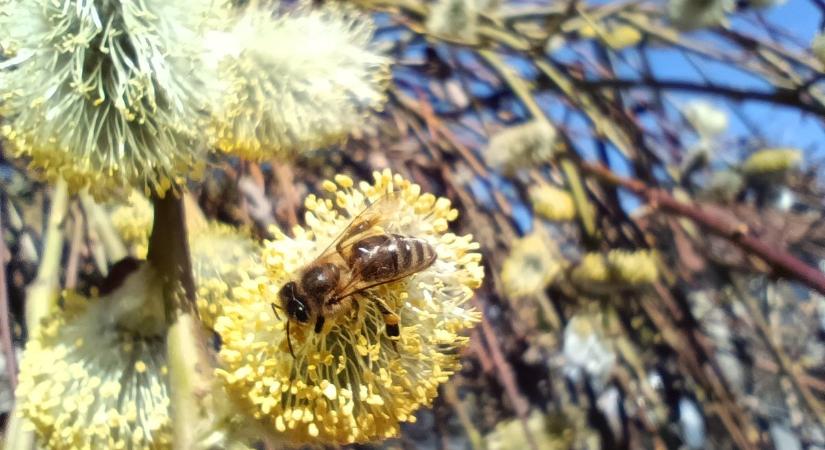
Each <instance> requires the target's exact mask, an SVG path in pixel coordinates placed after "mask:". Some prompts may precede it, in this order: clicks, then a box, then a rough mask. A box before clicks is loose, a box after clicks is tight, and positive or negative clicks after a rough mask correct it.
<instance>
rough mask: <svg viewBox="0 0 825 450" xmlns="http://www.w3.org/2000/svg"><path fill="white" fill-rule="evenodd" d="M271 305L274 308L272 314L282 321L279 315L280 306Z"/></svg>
mask: <svg viewBox="0 0 825 450" xmlns="http://www.w3.org/2000/svg"><path fill="white" fill-rule="evenodd" d="M270 305H271V306H272V312H273V313H275V318H276V319H278V320H281V315H280V314H278V306H277V305H275V304H274V303H270Z"/></svg>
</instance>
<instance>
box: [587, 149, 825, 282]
mask: <svg viewBox="0 0 825 450" xmlns="http://www.w3.org/2000/svg"><path fill="white" fill-rule="evenodd" d="M579 167H580V168H581V170H582V172H585V173H587V174H589V175H592V176H594V177H596V178H598V179H599V180H601V181H603V182H606V183H609V184H612V185H615V186H621V187H623V188H625V189H627V190H628V191H629V192H631V193H633V194H635V195H636V196H638V197H641V198H644V199H646V200H647V201H648V202H649V203H650V204H651V205H653V206H655V207H658V208H661V209H662V210H664V211H667V212H670V213H673V214H676V215H679V216H682V217H686V218H688V219H690V220H692V221H693V222H695V223H697V224H699V225H701V226H702V227H704V228H705V229H707V230H708V231H710V232H711V233H713V234H715V235H718V236H721V237H723V238H725V239H727V240H728V241H730V242H731V243H733V244H734V245H736V246H738V247H740V248H741V249H743V250H745V251H746V252H748V253H750V254H752V255H756V256H758V257H759V258H761V259H762V260H763V261H765V263H767V264H768V265H769V266H770V267H772V268H773V270H774V272H775V273H776V274H777V275H780V276H784V277H787V278H790V279H793V280H796V281H799V282H800V283H803V284H805V285H806V286H808V287H809V288H811V289H813V290H815V291H817V292H819V293H820V294H823V295H825V273H822V272H821V271H819V270H817V269H816V268H814V267H811V266H809V265H807V264H805V263H804V262H802V261H801V260H800V259H799V258H797V257H795V256H793V255H792V254H791V253H789V252H787V251H785V250H783V249H781V248H776V247H772V246H771V245H769V244H768V243H766V242H764V241H762V240H760V239H759V238H757V237H755V236H753V235H751V234H749V230H748V227H747V225H746V224H744V223H733V222H731V221H730V220H725V219H722V218H720V217H718V216H716V215H715V214H713V213H711V212H709V211H707V210H705V209H702V208H701V207H700V206H697V205H695V204H689V203H685V202H681V201H678V200H676V199H675V198H673V196H671V195H670V194H669V193H667V192H666V191H664V190H662V189H658V188H652V187H650V186H648V185H646V184H645V183H643V182H641V181H639V180H637V179H634V178H626V177H621V176H619V175H616V174H615V173H613V172H612V171H610V169H608V168H606V167H604V166H602V165H600V164H591V163H587V162H580V163H579Z"/></svg>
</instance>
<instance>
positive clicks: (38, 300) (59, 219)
mask: <svg viewBox="0 0 825 450" xmlns="http://www.w3.org/2000/svg"><path fill="white" fill-rule="evenodd" d="M68 204H69V195H68V189H67V186H66V182H65V181H63V180H60V181H58V182H57V185H56V186H55V190H54V194H53V195H52V204H51V210H50V211H49V218H48V222H47V223H46V232H45V234H44V238H43V253H42V255H41V256H40V267H38V269H37V277H36V278H35V279H34V281H33V282H32V284H31V285H30V286H29V287H28V289H27V290H26V328H27V329H28V330H29V334H31V333H32V332H34V330H36V329H37V327H38V326H40V321H41V320H42V319H43V318H44V317H46V316H47V315H48V314H49V311H50V310H51V309H52V307H53V306H54V305H55V304H57V298H58V296H59V295H60V265H61V264H60V260H61V257H62V256H63V241H64V235H63V230H62V229H61V225H63V222H64V220H65V219H66V211H67V210H68Z"/></svg>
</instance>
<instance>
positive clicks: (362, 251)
mask: <svg viewBox="0 0 825 450" xmlns="http://www.w3.org/2000/svg"><path fill="white" fill-rule="evenodd" d="M435 257H436V253H435V249H434V248H433V247H432V246H431V245H430V244H429V243H427V241H425V240H423V239H419V238H414V237H408V236H402V235H399V234H381V235H377V236H370V237H368V238H364V239H362V240H360V241H358V242H357V243H356V244H355V245H354V246H353V251H352V253H351V254H350V258H349V259H350V261H349V264H350V267H352V268H353V269H354V270H356V271H358V272H359V273H360V276H361V278H362V279H364V280H365V281H372V282H376V283H379V282H382V281H389V280H397V279H401V278H403V277H405V276H408V275H412V274H414V273H416V272H420V271H422V270H424V269H426V268H427V267H429V266H430V265H431V264H432V263H433V261H435Z"/></svg>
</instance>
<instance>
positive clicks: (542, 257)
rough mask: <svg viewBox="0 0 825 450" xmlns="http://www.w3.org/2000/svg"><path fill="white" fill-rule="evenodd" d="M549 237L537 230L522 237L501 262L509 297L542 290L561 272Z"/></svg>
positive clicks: (503, 281)
mask: <svg viewBox="0 0 825 450" xmlns="http://www.w3.org/2000/svg"><path fill="white" fill-rule="evenodd" d="M561 270H562V265H561V263H560V262H559V258H558V256H556V255H554V254H553V248H552V247H551V246H550V241H549V239H548V238H547V237H546V236H545V235H544V234H543V233H542V232H541V231H540V230H536V231H533V232H532V233H530V234H529V235H527V236H525V237H523V238H521V239H519V240H518V241H516V242H515V243H514V244H513V247H512V248H511V249H510V254H509V255H507V259H505V260H504V264H502V266H501V282H502V284H503V286H502V287H503V289H504V292H505V293H506V294H507V295H508V296H509V297H514V298H517V297H525V296H529V295H535V294H538V293H540V292H541V291H543V290H544V289H545V288H546V287H547V286H548V285H550V283H552V282H553V280H555V279H556V277H557V276H558V275H559V274H560V273H561Z"/></svg>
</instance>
